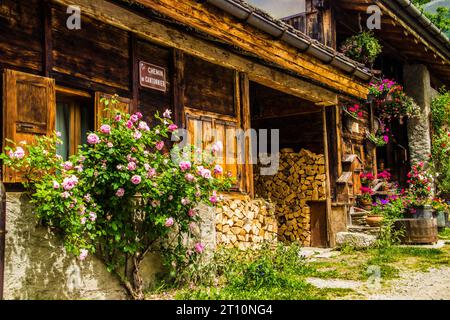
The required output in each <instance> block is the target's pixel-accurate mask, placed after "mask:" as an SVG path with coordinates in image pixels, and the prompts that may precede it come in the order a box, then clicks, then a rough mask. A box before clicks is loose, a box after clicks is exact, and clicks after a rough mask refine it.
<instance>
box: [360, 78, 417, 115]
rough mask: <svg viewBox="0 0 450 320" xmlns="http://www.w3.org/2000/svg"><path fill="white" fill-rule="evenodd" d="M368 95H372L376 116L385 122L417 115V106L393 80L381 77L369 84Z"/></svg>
mask: <svg viewBox="0 0 450 320" xmlns="http://www.w3.org/2000/svg"><path fill="white" fill-rule="evenodd" d="M369 90H370V95H372V96H374V97H375V98H374V102H375V106H376V113H377V116H378V117H379V118H380V119H381V120H382V121H386V122H391V121H392V120H393V119H398V120H399V121H400V123H402V122H403V119H404V118H410V117H414V116H417V115H418V114H419V113H420V108H419V106H418V105H417V104H416V103H415V102H414V100H413V99H412V98H411V97H409V96H407V95H406V93H405V92H404V91H403V87H402V86H401V85H399V84H398V83H396V82H395V81H393V80H389V79H383V80H382V81H380V82H374V83H371V85H370V89H369Z"/></svg>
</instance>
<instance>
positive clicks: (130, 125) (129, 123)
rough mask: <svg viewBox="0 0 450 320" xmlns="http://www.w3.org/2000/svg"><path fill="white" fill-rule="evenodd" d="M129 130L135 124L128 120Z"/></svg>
mask: <svg viewBox="0 0 450 320" xmlns="http://www.w3.org/2000/svg"><path fill="white" fill-rule="evenodd" d="M127 128H128V129H131V128H133V122H132V121H131V120H128V121H127Z"/></svg>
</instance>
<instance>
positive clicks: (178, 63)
mask: <svg viewBox="0 0 450 320" xmlns="http://www.w3.org/2000/svg"><path fill="white" fill-rule="evenodd" d="M172 82H173V98H172V103H173V108H174V110H173V112H174V121H175V123H176V124H177V125H178V126H179V127H181V128H184V126H185V122H186V121H185V119H184V90H185V84H184V53H183V52H182V51H180V50H178V49H174V50H173V81H172Z"/></svg>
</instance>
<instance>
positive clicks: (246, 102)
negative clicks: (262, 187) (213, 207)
mask: <svg viewBox="0 0 450 320" xmlns="http://www.w3.org/2000/svg"><path fill="white" fill-rule="evenodd" d="M239 84H240V85H239V88H240V91H241V110H242V115H241V119H242V129H243V130H244V132H247V130H250V129H251V127H252V124H251V111H250V81H249V79H248V75H247V74H246V73H240V74H239ZM251 152H252V141H251V139H250V137H248V136H246V137H245V165H244V181H245V182H244V187H245V190H246V191H247V193H248V194H249V195H250V197H252V198H253V197H254V196H255V189H254V181H253V164H252V163H251V161H252V160H256V159H252V154H251Z"/></svg>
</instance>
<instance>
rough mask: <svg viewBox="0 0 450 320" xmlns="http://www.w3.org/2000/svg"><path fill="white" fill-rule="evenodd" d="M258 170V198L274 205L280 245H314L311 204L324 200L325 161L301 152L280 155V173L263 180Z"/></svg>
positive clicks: (287, 152)
mask: <svg viewBox="0 0 450 320" xmlns="http://www.w3.org/2000/svg"><path fill="white" fill-rule="evenodd" d="M258 173H259V170H256V177H255V190H256V194H257V195H258V196H260V197H262V198H264V199H269V200H270V201H272V202H273V203H274V204H275V211H276V215H277V219H278V236H279V240H280V241H284V242H292V241H300V242H301V243H303V244H304V245H310V242H311V225H310V222H311V213H310V207H309V206H308V204H307V201H309V200H325V199H326V193H325V186H326V174H325V158H324V156H323V155H320V154H315V153H313V152H310V151H308V150H305V149H302V150H301V151H300V152H299V153H294V152H292V150H291V149H285V150H282V151H281V152H280V166H279V170H278V173H277V174H275V175H273V176H261V175H259V174H258Z"/></svg>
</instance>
